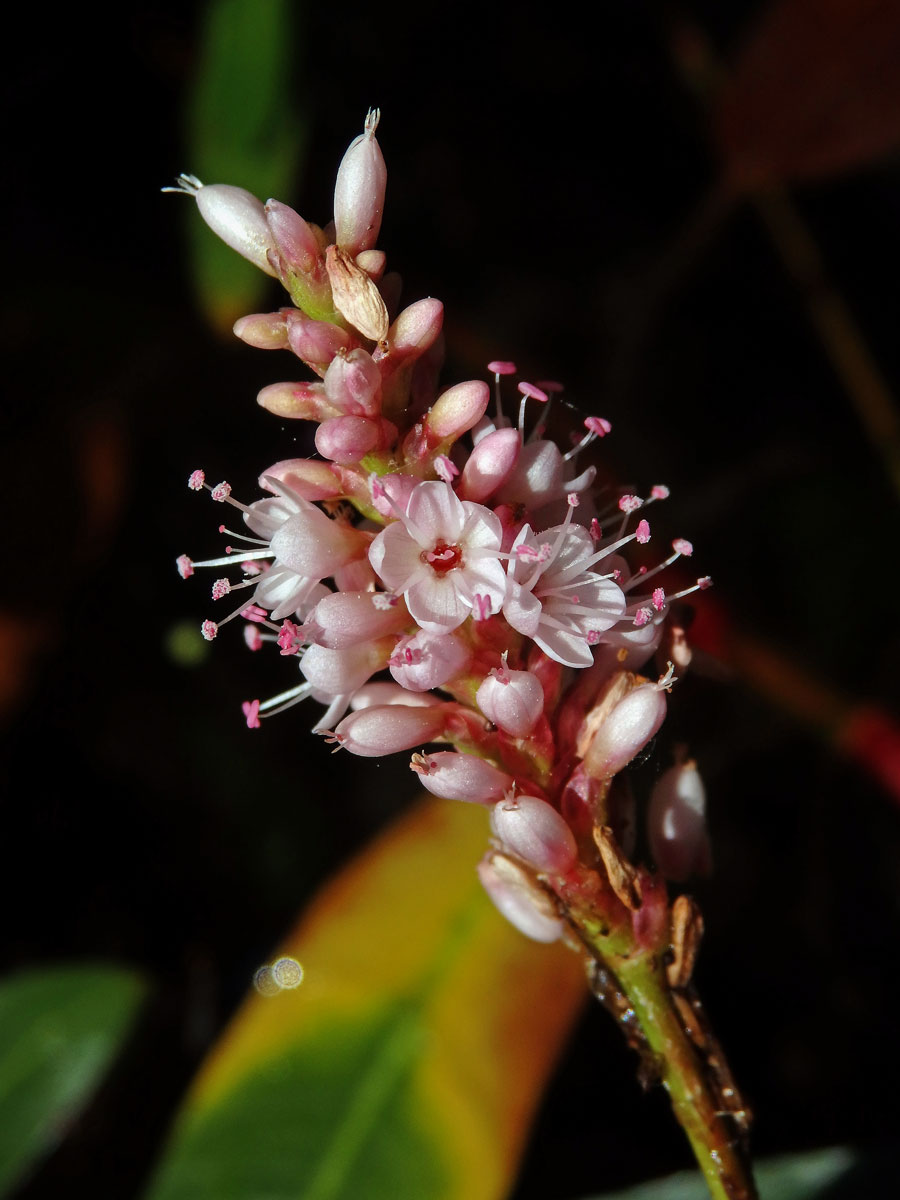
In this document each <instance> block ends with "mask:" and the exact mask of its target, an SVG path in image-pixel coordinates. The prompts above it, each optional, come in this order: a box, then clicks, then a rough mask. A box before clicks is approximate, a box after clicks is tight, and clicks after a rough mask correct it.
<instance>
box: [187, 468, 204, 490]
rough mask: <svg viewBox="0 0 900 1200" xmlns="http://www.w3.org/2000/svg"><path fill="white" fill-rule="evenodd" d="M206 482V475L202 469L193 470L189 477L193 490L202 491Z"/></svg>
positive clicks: (189, 484)
mask: <svg viewBox="0 0 900 1200" xmlns="http://www.w3.org/2000/svg"><path fill="white" fill-rule="evenodd" d="M204 483H206V476H205V475H204V473H203V472H202V471H192V472H191V476H190V478H189V479H188V487H189V488H190V489H191V491H192V492H200V491H202V490H203V485H204Z"/></svg>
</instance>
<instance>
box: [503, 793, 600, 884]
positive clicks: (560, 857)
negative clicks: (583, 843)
mask: <svg viewBox="0 0 900 1200" xmlns="http://www.w3.org/2000/svg"><path fill="white" fill-rule="evenodd" d="M491 828H492V829H493V831H494V833H495V835H496V836H497V838H499V840H500V841H501V842H502V843H503V845H504V846H505V847H506V848H507V849H508V850H510V851H511V852H512V853H513V854H516V855H518V857H519V858H522V859H524V860H525V862H527V863H528V864H529V865H530V866H532V867H534V868H535V870H537V871H548V872H551V873H552V874H555V875H559V874H565V872H566V871H568V870H569V869H570V868H571V867H572V866H573V865H574V863H575V860H576V859H577V857H578V847H577V846H576V844H575V838H574V836H573V834H572V830H571V829H570V828H569V826H568V825H567V824H566V822H565V821H564V820H563V818H562V817H561V816H560V814H559V813H558V812H557V811H556V809H555V808H554V807H553V806H552V805H551V804H548V803H547V802H546V800H539V799H538V797H537V796H508V797H507V798H506V799H505V800H501V801H500V803H499V804H497V805H495V806H494V808H493V809H492V810H491Z"/></svg>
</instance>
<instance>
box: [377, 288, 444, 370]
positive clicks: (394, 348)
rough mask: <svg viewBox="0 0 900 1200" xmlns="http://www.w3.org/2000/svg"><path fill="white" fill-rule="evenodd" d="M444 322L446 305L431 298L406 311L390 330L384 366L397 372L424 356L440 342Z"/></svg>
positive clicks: (401, 313)
mask: <svg viewBox="0 0 900 1200" xmlns="http://www.w3.org/2000/svg"><path fill="white" fill-rule="evenodd" d="M443 322H444V306H443V304H441V302H440V300H434V299H432V298H431V297H430V296H429V297H428V298H427V299H425V300H417V301H416V302H415V304H410V305H409V306H408V307H407V308H404V309H403V311H402V312H400V313H398V314H397V319H396V320H395V321H394V323H393V325H392V326H391V327H390V329H389V330H388V336H387V342H388V347H389V355H388V358H387V361H386V362H385V367H386V368H388V369H389V370H390V369H393V370H396V368H397V367H398V366H403V365H404V364H405V363H407V362H409V361H410V360H411V359H415V358H418V357H419V355H420V354H424V353H425V351H426V350H427V349H428V348H429V346H432V345H433V344H434V342H435V341H436V340H437V337H438V334H439V333H440V332H441V326H442V325H443Z"/></svg>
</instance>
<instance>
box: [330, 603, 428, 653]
mask: <svg viewBox="0 0 900 1200" xmlns="http://www.w3.org/2000/svg"><path fill="white" fill-rule="evenodd" d="M373 596H374V593H372V592H332V593H331V594H330V595H328V596H326V597H325V598H324V599H323V600H320V601H319V603H318V604H317V605H316V607H315V608H314V609H313V611H312V612H311V613H310V615H309V617H308V618H307V621H308V622H309V623H310V624H311V625H313V626H314V627H315V637H314V640H315V642H316V644H317V645H319V646H328V647H329V648H330V649H333V650H340V649H343V648H344V647H346V646H355V645H356V644H357V643H359V642H364V641H369V640H370V639H371V638H381V637H387V636H388V635H389V634H392V633H399V632H400V630H401V629H402V628H403V627H404V625H408V624H409V613H408V612H407V611H406V605H405V604H403V603H402V601H398V602H397V603H395V604H394V605H393V606H389V607H386V608H376V606H375V604H374V602H373Z"/></svg>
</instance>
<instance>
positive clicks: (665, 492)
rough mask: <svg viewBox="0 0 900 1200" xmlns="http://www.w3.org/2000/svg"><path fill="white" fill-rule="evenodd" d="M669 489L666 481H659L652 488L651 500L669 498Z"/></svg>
mask: <svg viewBox="0 0 900 1200" xmlns="http://www.w3.org/2000/svg"><path fill="white" fill-rule="evenodd" d="M668 498H669V489H668V488H667V487H666V485H665V484H664V483H657V484H654V486H653V487H652V488H651V489H650V499H651V500H668Z"/></svg>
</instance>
